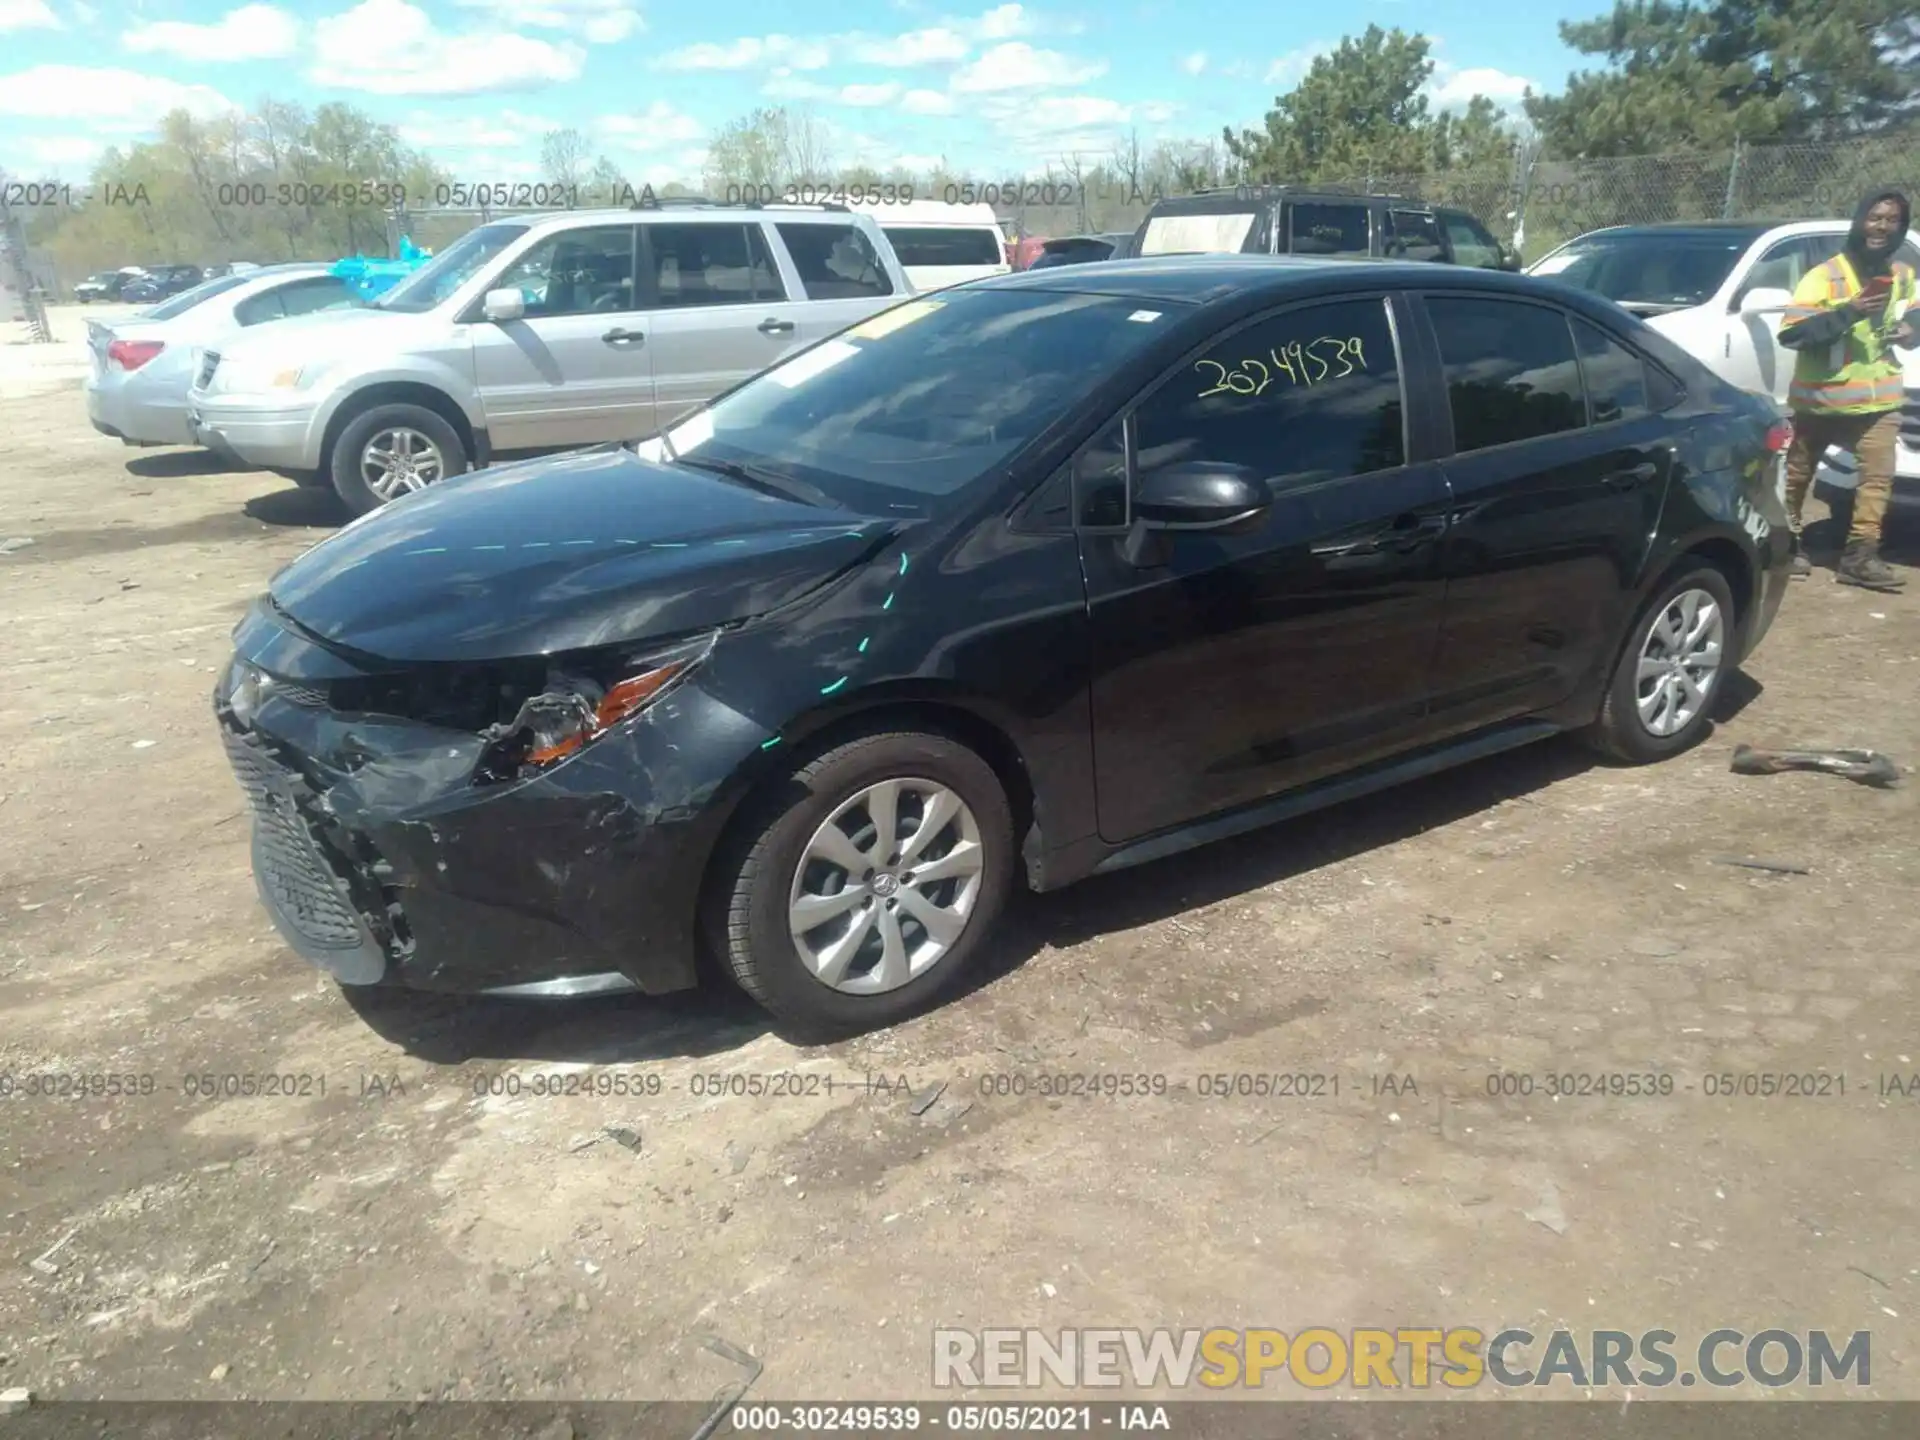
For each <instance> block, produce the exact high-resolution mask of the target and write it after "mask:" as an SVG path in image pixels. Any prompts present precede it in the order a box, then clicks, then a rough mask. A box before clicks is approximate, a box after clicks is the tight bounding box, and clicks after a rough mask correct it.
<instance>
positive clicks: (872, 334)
mask: <svg viewBox="0 0 1920 1440" xmlns="http://www.w3.org/2000/svg"><path fill="white" fill-rule="evenodd" d="M945 304H946V301H944V300H909V301H908V302H907V303H906V304H904V305H896V306H894V307H893V309H891V310H885V311H882V312H881V313H880V314H878V315H876V316H874V317H873V318H872V319H871V320H868V321H865V322H863V323H861V324H859V325H856V326H854V327H853V328H852V329H851V330H849V331H847V334H848V335H850V336H852V337H853V338H854V339H855V340H879V339H882V338H884V337H885V336H888V335H891V334H893V332H894V331H896V330H899V329H902V328H903V327H905V326H908V325H911V324H913V322H914V321H916V320H924V319H926V317H927V316H929V315H931V314H932V313H933V312H934V311H936V310H938V309H940V308H941V307H942V306H943V305H945Z"/></svg>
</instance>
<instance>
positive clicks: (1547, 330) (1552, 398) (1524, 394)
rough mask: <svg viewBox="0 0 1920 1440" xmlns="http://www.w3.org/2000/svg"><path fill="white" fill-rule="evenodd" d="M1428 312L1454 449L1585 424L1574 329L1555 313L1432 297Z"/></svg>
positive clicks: (1526, 306)
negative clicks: (1444, 384) (1450, 414)
mask: <svg viewBox="0 0 1920 1440" xmlns="http://www.w3.org/2000/svg"><path fill="white" fill-rule="evenodd" d="M1427 313H1428V314H1429V315H1430V316H1432V318H1433V328H1434V331H1435V333H1436V334H1437V336H1438V337H1439V341H1440V357H1441V359H1442V361H1443V362H1444V363H1445V366H1446V376H1447V403H1448V406H1449V408H1450V409H1451V410H1452V412H1453V441H1454V448H1455V450H1457V451H1458V452H1460V453H1462V454H1465V453H1467V452H1469V451H1473V450H1488V449H1491V448H1492V447H1494V446H1496V445H1511V444H1513V443H1514V442H1515V441H1517V440H1534V439H1538V438H1539V437H1541V436H1543V435H1556V434H1559V433H1560V432H1562V431H1565V430H1579V429H1581V428H1583V427H1584V426H1585V425H1586V423H1587V400H1586V395H1585V394H1584V392H1583V391H1582V390H1581V388H1580V365H1579V362H1578V361H1577V360H1576V359H1575V357H1574V350H1573V332H1572V331H1571V330H1570V329H1569V328H1568V325H1567V319H1566V317H1565V316H1564V315H1562V314H1561V313H1560V312H1559V311H1558V310H1548V309H1546V308H1544V307H1542V306H1539V305H1529V304H1527V303H1526V302H1524V301H1516V300H1487V299H1480V298H1478V297H1475V298H1471V299H1469V298H1465V297H1450V296H1436V297H1433V298H1430V299H1429V300H1428V301H1427Z"/></svg>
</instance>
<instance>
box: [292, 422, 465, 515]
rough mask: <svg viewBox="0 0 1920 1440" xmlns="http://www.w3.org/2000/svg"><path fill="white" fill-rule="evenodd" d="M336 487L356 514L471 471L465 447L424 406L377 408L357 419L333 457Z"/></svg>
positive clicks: (330, 467)
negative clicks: (468, 470) (467, 470)
mask: <svg viewBox="0 0 1920 1440" xmlns="http://www.w3.org/2000/svg"><path fill="white" fill-rule="evenodd" d="M327 466H328V470H329V473H330V474H331V475H332V478H333V488H334V489H335V490H336V491H337V492H339V495H340V498H341V499H342V500H344V501H345V502H346V504H347V508H348V509H350V510H351V511H353V513H354V514H356V515H364V514H366V513H367V512H368V511H369V510H376V509H378V508H379V507H380V506H382V505H384V504H386V503H387V502H388V501H389V500H397V499H399V498H400V497H401V496H402V495H405V494H408V493H410V492H412V491H414V490H424V489H425V488H426V487H427V486H429V485H432V484H434V483H435V482H437V481H440V480H445V479H447V478H448V477H449V476H453V475H460V474H464V473H465V472H466V469H467V450H466V446H464V445H462V444H461V443H460V436H459V433H458V432H457V431H456V430H455V429H454V428H453V426H452V425H450V424H448V423H447V421H446V418H445V417H444V416H441V415H439V414H436V413H435V412H434V411H432V410H429V409H427V408H426V406H424V405H406V404H398V405H375V406H374V407H373V408H372V409H370V410H367V411H365V412H363V413H361V414H359V415H356V416H354V417H353V419H351V420H349V421H348V422H347V424H346V428H345V429H343V430H342V431H341V432H340V435H339V438H337V439H336V440H335V441H334V442H333V454H332V455H331V456H330V457H328V462H327Z"/></svg>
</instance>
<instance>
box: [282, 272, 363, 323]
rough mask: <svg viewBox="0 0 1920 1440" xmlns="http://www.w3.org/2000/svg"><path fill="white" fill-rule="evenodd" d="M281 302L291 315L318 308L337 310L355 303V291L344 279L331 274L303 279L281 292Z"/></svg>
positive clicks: (302, 313) (309, 313)
mask: <svg viewBox="0 0 1920 1440" xmlns="http://www.w3.org/2000/svg"><path fill="white" fill-rule="evenodd" d="M279 294H280V303H281V305H282V307H283V308H284V309H285V310H286V313H287V314H289V315H311V314H313V313H314V312H315V311H316V310H337V309H340V308H341V307H342V306H346V305H351V304H352V303H353V292H352V291H351V290H349V289H347V283H346V281H344V280H339V279H336V278H335V277H333V276H331V275H326V276H321V277H319V278H317V279H313V280H301V281H299V282H298V283H296V284H293V285H288V286H287V287H285V288H284V289H282V290H281V291H280V292H279Z"/></svg>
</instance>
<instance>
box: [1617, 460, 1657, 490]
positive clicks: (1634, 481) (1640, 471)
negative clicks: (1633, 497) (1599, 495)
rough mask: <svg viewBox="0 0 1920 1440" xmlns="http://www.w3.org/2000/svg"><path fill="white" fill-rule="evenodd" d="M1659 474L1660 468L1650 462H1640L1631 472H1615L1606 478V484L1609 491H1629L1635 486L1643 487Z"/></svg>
mask: <svg viewBox="0 0 1920 1440" xmlns="http://www.w3.org/2000/svg"><path fill="white" fill-rule="evenodd" d="M1659 473H1660V467H1659V466H1658V465H1656V464H1654V463H1653V462H1652V461H1651V460H1646V461H1642V462H1641V463H1640V464H1638V465H1635V466H1634V467H1633V468H1632V469H1631V470H1616V471H1615V472H1614V473H1613V474H1611V475H1609V476H1607V479H1606V484H1607V488H1608V489H1610V490H1631V489H1633V488H1634V486H1636V485H1644V484H1646V483H1647V482H1648V481H1649V480H1651V479H1653V477H1654V476H1656V475H1658V474H1659Z"/></svg>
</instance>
